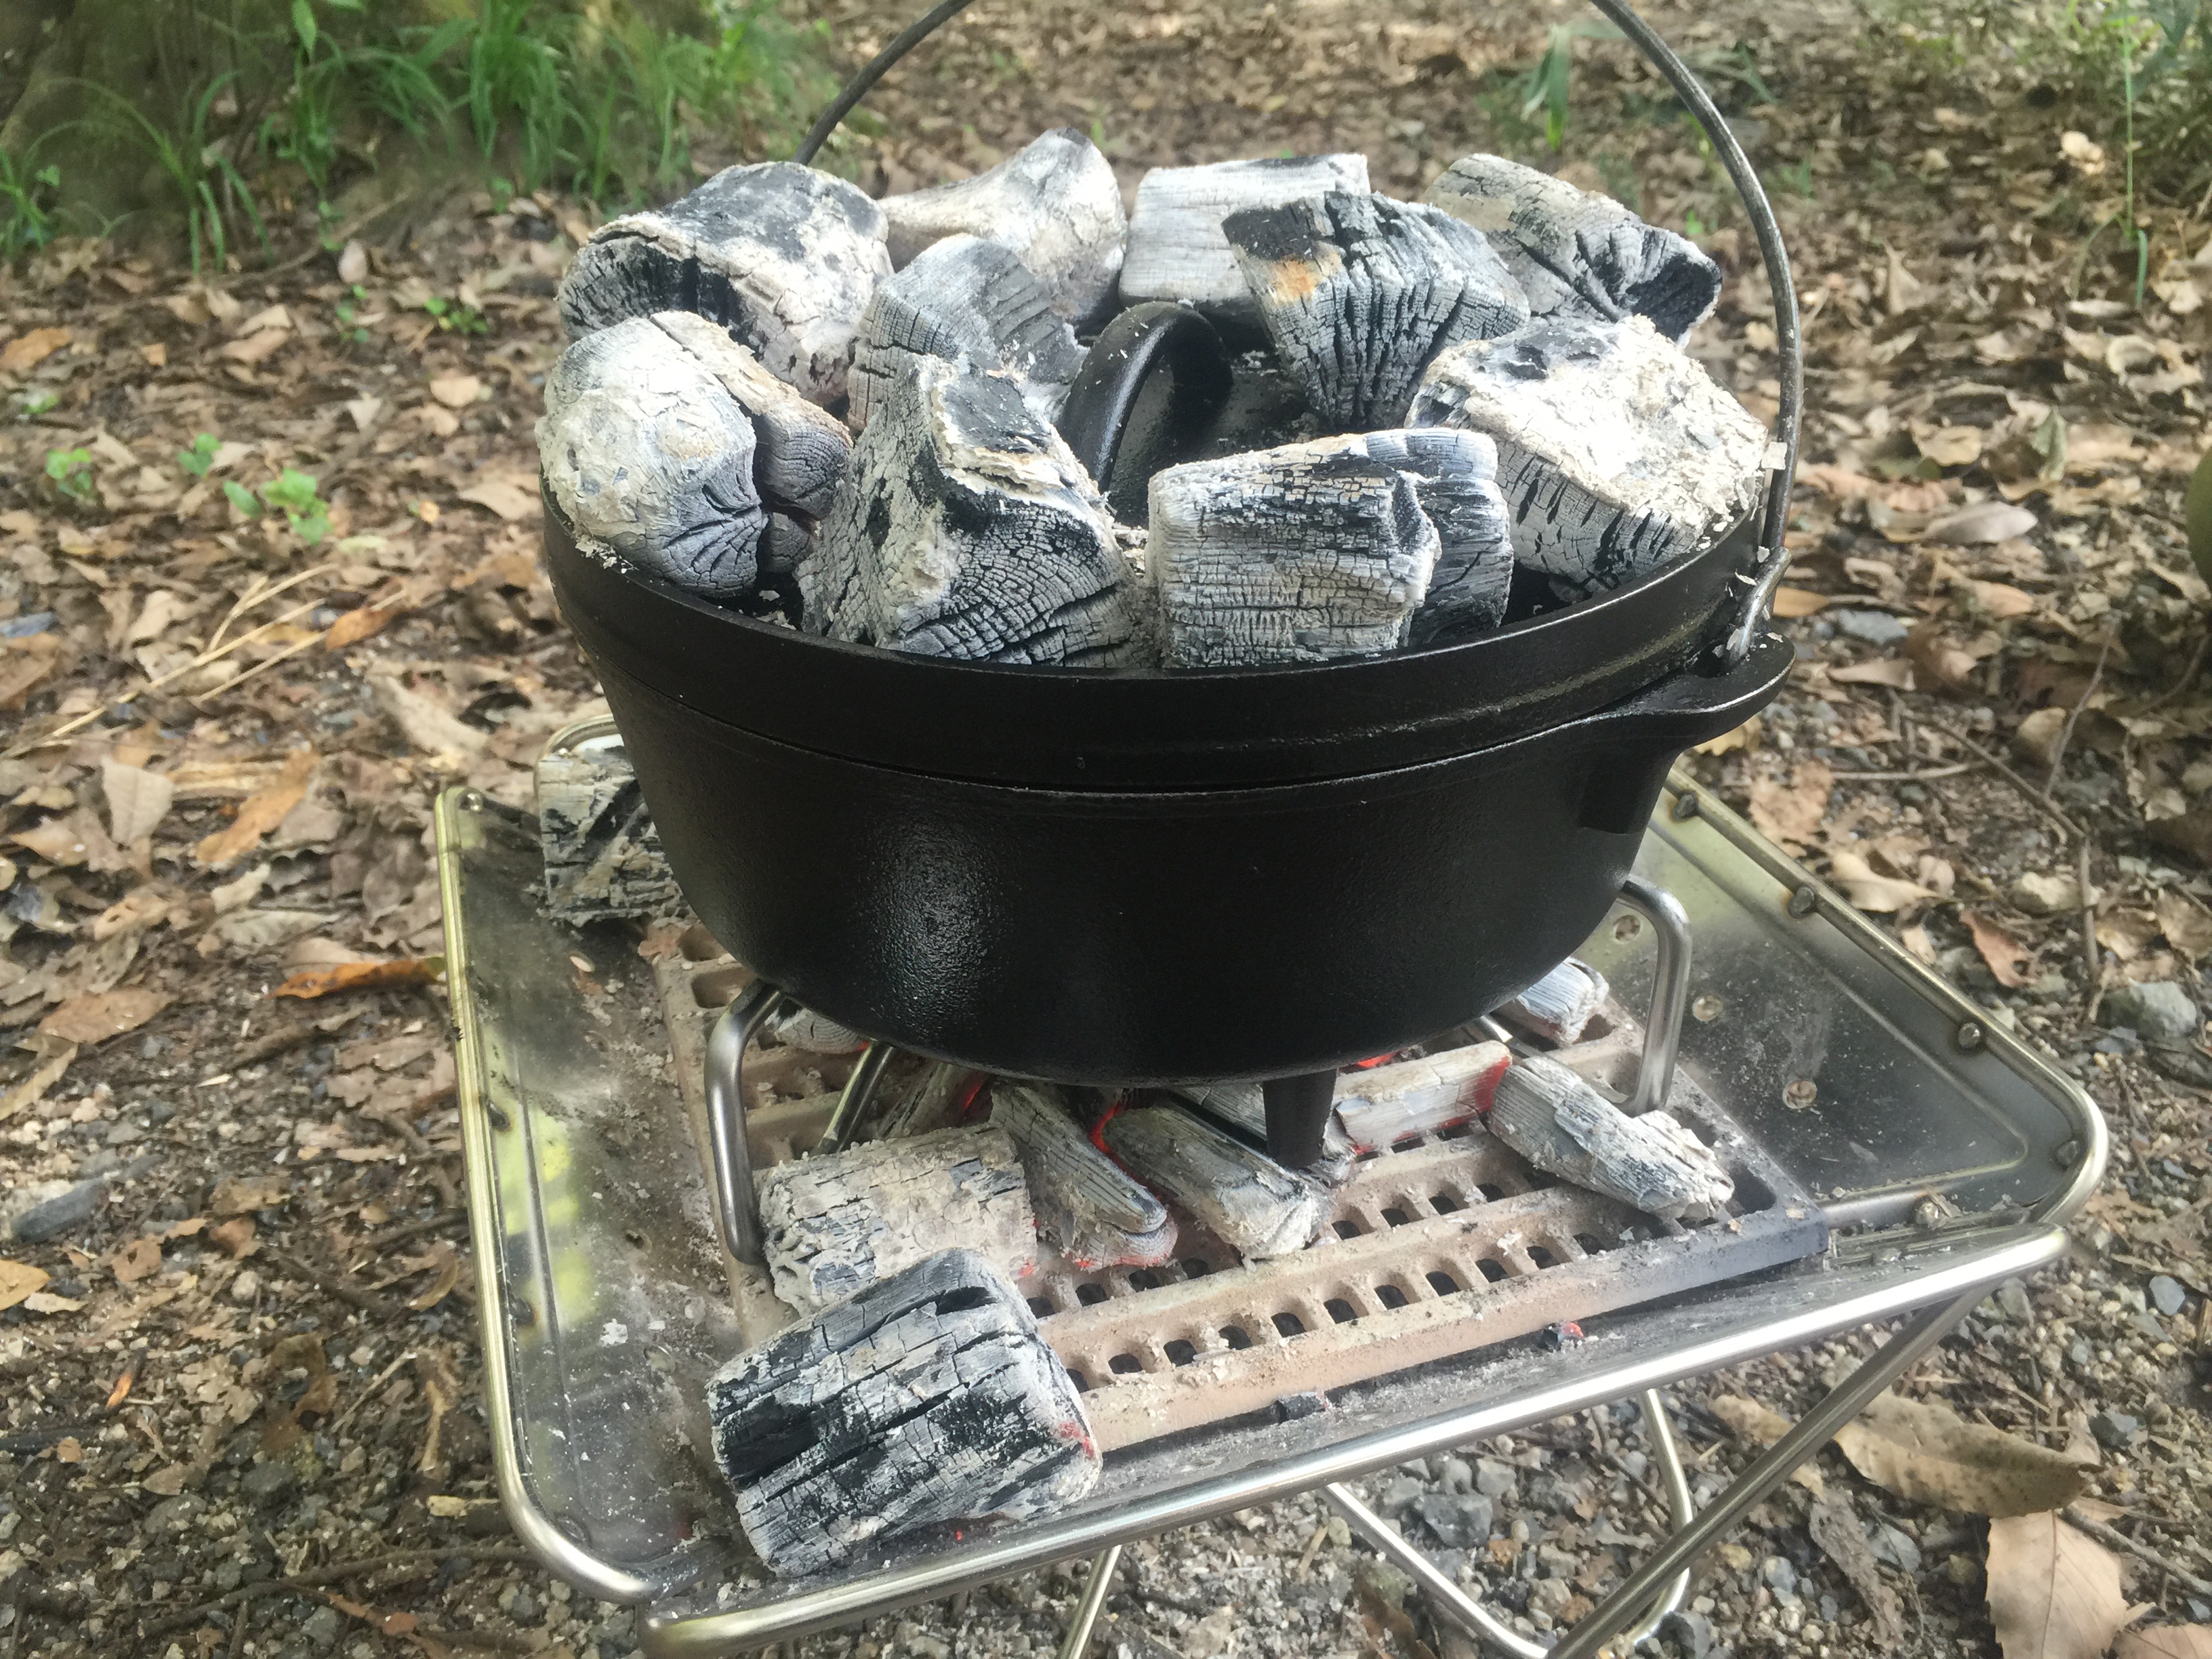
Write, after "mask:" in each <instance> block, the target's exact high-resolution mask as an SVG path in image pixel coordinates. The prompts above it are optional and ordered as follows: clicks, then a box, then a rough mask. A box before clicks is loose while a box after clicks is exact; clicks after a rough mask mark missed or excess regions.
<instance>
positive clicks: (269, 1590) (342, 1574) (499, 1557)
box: [101, 1548, 538, 1641]
mask: <svg viewBox="0 0 2212 1659" xmlns="http://www.w3.org/2000/svg"><path fill="white" fill-rule="evenodd" d="M536 1559H538V1558H537V1557H536V1556H534V1555H532V1554H531V1553H530V1552H529V1551H527V1550H519V1549H489V1548H488V1549H438V1550H398V1551H395V1552H393V1553H392V1554H390V1555H365V1556H362V1558H360V1559H358V1560H354V1561H333V1562H331V1564H330V1565H328V1566H324V1567H317V1568H316V1569H315V1570H314V1571H313V1572H300V1573H293V1574H291V1575H289V1577H283V1578H264V1579H263V1580H262V1581H261V1582H260V1583H258V1584H246V1585H244V1586H242V1587H240V1589H234V1590H232V1591H231V1592H230V1593H229V1594H228V1595H219V1596H217V1597H216V1599H215V1600H214V1601H203V1602H202V1603H200V1605H199V1606H197V1607H186V1608H185V1609H184V1610H183V1611H181V1612H179V1613H171V1614H170V1615H169V1616H168V1617H167V1618H166V1619H162V1620H156V1621H155V1623H153V1624H150V1625H146V1626H142V1627H141V1628H142V1629H143V1632H144V1634H145V1636H146V1638H147V1639H148V1640H149V1641H150V1640H152V1639H154V1638H156V1637H161V1636H167V1635H170V1634H171V1633H173V1632H176V1631H180V1630H189V1629H190V1628H191V1626H194V1625H196V1624H197V1623H199V1621H200V1620H203V1619H204V1618H206V1617H207V1616H208V1614H210V1613H220V1612H222V1610H223V1608H225V1607H236V1606H238V1605H239V1604H240V1602H243V1601H250V1600H252V1598H253V1597H255V1596H259V1595H283V1593H284V1592H286V1591H287V1590H303V1589H314V1588H316V1587H317V1586H318V1585H321V1584H327V1583H331V1582H333V1581H334V1580H337V1579H340V1578H358V1577H362V1575H364V1574H367V1573H372V1572H379V1571H382V1570H383V1569H385V1568H386V1567H409V1566H435V1565H437V1564H438V1563H439V1562H441V1561H454V1560H459V1561H475V1562H491V1563H495V1564H514V1565H522V1564H525V1563H528V1562H532V1561H535V1560H536ZM127 1605H128V1604H127V1603H117V1604H114V1605H112V1606H110V1607H104V1608H102V1609H101V1611H102V1613H106V1614H107V1615H110V1616H112V1615H113V1614H115V1613H120V1612H122V1611H124V1609H125V1607H126V1606H127Z"/></svg>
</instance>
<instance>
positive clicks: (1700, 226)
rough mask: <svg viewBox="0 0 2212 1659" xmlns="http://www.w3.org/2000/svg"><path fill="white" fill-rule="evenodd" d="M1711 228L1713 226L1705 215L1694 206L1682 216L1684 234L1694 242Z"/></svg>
mask: <svg viewBox="0 0 2212 1659" xmlns="http://www.w3.org/2000/svg"><path fill="white" fill-rule="evenodd" d="M1711 228H1712V227H1711V225H1708V224H1707V223H1706V222H1705V216H1704V215H1703V214H1701V213H1699V211H1698V210H1697V209H1695V208H1692V209H1691V210H1689V211H1688V212H1686V213H1685V214H1684V215H1683V216H1682V234H1683V235H1685V236H1686V237H1688V238H1689V239H1690V240H1692V241H1693V242H1694V241H1696V240H1698V239H1699V237H1700V236H1703V235H1704V234H1705V233H1706V232H1707V231H1709V230H1711Z"/></svg>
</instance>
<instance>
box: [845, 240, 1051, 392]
mask: <svg viewBox="0 0 2212 1659" xmlns="http://www.w3.org/2000/svg"><path fill="white" fill-rule="evenodd" d="M917 357H942V358H943V359H945V362H954V363H957V362H969V363H972V364H974V365H975V367H976V368H981V369H988V370H992V371H994V372H998V373H1001V374H1006V375H1008V376H1011V377H1012V379H1013V380H1014V381H1015V383H1016V384H1017V385H1018V386H1020V387H1021V392H1022V399H1023V401H1024V402H1025V403H1026V404H1029V406H1030V410H1031V411H1032V412H1033V413H1035V415H1036V417H1037V418H1038V419H1039V420H1040V421H1046V422H1049V421H1050V420H1051V419H1052V417H1053V416H1054V415H1055V414H1056V413H1058V412H1059V410H1060V404H1061V403H1062V402H1063V401H1064V400H1065V399H1066V397H1067V387H1068V383H1069V382H1070V381H1072V380H1074V379H1075V375H1076V371H1077V370H1079V369H1080V368H1082V367H1083V348H1082V347H1081V346H1079V345H1078V344H1076V343H1075V331H1074V330H1073V329H1072V328H1070V327H1069V326H1068V325H1067V321H1066V319H1065V318H1063V317H1061V316H1060V315H1059V314H1058V313H1055V312H1054V310H1053V308H1052V295H1050V293H1048V291H1047V290H1046V288H1045V285H1044V284H1043V283H1040V282H1039V281H1037V279H1036V277H1035V276H1031V275H1030V271H1029V269H1028V268H1027V267H1026V266H1024V264H1022V262H1021V260H1020V259H1019V258H1016V257H1015V255H1014V253H1013V252H1012V250H1011V249H1009V248H1005V247H1001V246H1000V245H999V244H998V243H996V242H987V241H985V240H982V239H981V237H977V236H948V237H946V238H945V240H943V241H941V242H939V243H938V244H937V246H934V247H933V248H930V249H929V250H927V252H924V253H922V254H921V256H920V257H919V258H916V259H915V261H914V263H913V264H910V265H908V267H907V268H906V269H905V270H902V271H901V272H899V274H898V275H897V276H894V277H892V278H891V279H890V281H889V282H887V283H884V285H883V286H882V287H881V288H879V289H877V290H876V296H875V298H874V299H872V300H871V301H868V308H867V310H866V312H864V313H862V314H861V317H860V331H859V332H858V333H857V334H855V335H854V339H853V367H852V372H851V374H849V376H848V378H847V380H846V382H845V385H846V390H847V392H848V393H849V394H850V396H851V398H852V404H851V407H850V409H849V410H848V413H847V416H846V419H847V421H848V423H849V424H850V425H851V426H852V428H853V429H854V431H855V432H861V431H865V430H866V428H867V425H868V422H869V421H870V420H872V418H873V417H874V416H875V412H876V410H877V408H878V406H879V405H881V404H882V403H883V402H884V399H885V398H887V397H889V396H890V392H891V388H892V386H894V385H896V382H897V381H898V380H900V379H901V378H902V376H903V375H904V374H906V372H907V370H908V365H910V364H911V363H912V362H914V360H915V358H917Z"/></svg>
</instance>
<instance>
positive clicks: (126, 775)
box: [100, 760, 177, 847]
mask: <svg viewBox="0 0 2212 1659" xmlns="http://www.w3.org/2000/svg"><path fill="white" fill-rule="evenodd" d="M100 788H101V790H102V792H103V793H105V794H106V797H107V833H108V834H109V836H112V838H113V839H114V842H115V844H116V845H117V846H118V847H128V846H130V845H131V843H132V842H139V841H143V840H144V839H145V838H146V837H147V836H150V835H152V834H153V833H154V831H155V830H156V829H160V828H161V820H162V819H163V818H165V817H168V816H169V804H170V803H171V802H172V801H173V800H174V799H176V793H177V789H176V786H175V785H174V784H173V783H171V782H170V781H168V779H167V778H165V777H163V776H162V775H161V774H160V773H158V772H149V771H148V770H147V769H145V768H144V767H143V766H125V765H122V764H120V763H118V762H115V761H112V760H103V761H102V762H100Z"/></svg>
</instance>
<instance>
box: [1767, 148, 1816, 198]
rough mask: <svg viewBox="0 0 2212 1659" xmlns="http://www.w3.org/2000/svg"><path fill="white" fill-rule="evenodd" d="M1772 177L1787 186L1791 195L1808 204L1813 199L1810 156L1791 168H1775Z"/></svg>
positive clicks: (1811, 159)
mask: <svg viewBox="0 0 2212 1659" xmlns="http://www.w3.org/2000/svg"><path fill="white" fill-rule="evenodd" d="M1774 176H1775V178H1776V179H1778V180H1779V181H1780V182H1781V183H1782V184H1784V185H1787V186H1789V188H1790V191H1792V193H1794V194H1796V195H1798V196H1802V197H1804V198H1805V199H1806V200H1807V201H1808V202H1809V201H1811V200H1812V199H1813V194H1814V192H1813V158H1812V157H1811V156H1809V155H1808V156H1805V157H1804V158H1802V160H1800V161H1798V162H1797V163H1796V165H1795V166H1793V167H1778V168H1776V169H1775V173H1774Z"/></svg>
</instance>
